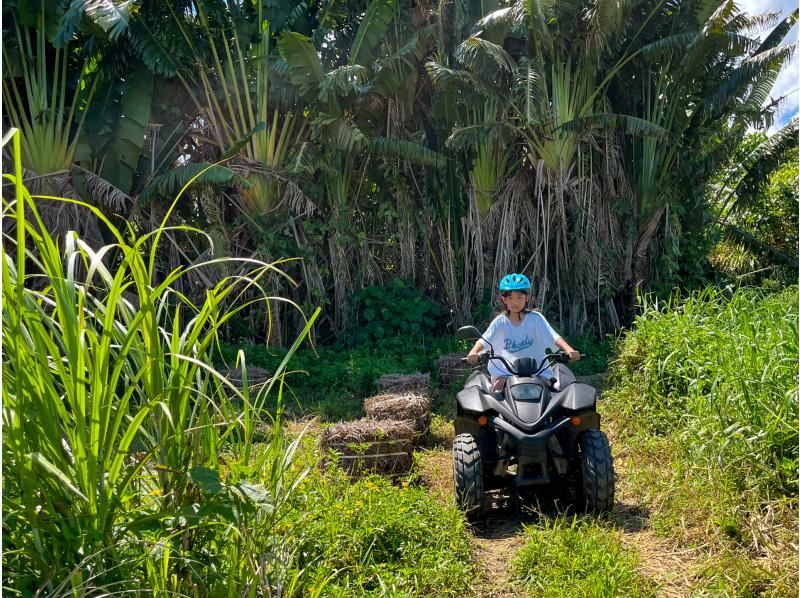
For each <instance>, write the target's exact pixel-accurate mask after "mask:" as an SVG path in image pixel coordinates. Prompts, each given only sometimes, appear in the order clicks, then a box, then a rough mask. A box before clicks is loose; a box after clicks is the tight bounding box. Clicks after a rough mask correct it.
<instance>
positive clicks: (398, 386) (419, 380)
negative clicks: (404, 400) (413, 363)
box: [378, 373, 431, 394]
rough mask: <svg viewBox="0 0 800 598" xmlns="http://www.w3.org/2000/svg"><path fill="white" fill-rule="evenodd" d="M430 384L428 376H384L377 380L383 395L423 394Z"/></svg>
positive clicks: (429, 376)
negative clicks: (392, 393)
mask: <svg viewBox="0 0 800 598" xmlns="http://www.w3.org/2000/svg"><path fill="white" fill-rule="evenodd" d="M430 384H431V375H430V374H418V373H417V374H384V375H383V376H381V377H380V378H379V379H378V388H379V389H380V390H381V392H383V393H389V392H416V393H419V394H425V393H426V392H427V391H428V387H429V386H430Z"/></svg>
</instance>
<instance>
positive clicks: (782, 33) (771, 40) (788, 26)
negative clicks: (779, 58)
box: [756, 8, 800, 54]
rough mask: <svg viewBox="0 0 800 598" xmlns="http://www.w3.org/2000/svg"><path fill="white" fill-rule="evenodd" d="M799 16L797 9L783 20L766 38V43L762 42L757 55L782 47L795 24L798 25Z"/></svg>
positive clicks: (799, 12)
mask: <svg viewBox="0 0 800 598" xmlns="http://www.w3.org/2000/svg"><path fill="white" fill-rule="evenodd" d="M798 15H800V9H797V8H796V9H794V10H793V11H792V12H791V14H789V15H788V16H787V17H786V18H785V19H783V20H782V21H781V22H780V23H779V24H778V25H777V26H776V27H775V29H773V30H772V31H770V32H769V35H768V36H767V37H765V38H764V41H763V42H761V45H760V46H759V47H758V49H757V50H756V54H761V53H762V52H766V51H767V50H771V49H773V48H775V47H777V46H778V45H780V43H781V42H782V41H783V40H784V39H786V36H787V35H789V32H790V31H791V30H792V27H794V24H795V23H797V18H798Z"/></svg>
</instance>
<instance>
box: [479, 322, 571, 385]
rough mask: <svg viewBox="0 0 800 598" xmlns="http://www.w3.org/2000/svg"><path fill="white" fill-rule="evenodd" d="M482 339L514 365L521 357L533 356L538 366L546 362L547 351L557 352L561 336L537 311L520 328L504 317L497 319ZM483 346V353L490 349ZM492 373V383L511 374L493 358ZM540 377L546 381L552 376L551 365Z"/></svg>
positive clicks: (491, 363)
mask: <svg viewBox="0 0 800 598" xmlns="http://www.w3.org/2000/svg"><path fill="white" fill-rule="evenodd" d="M483 338H485V339H486V340H488V341H489V342H490V343H491V344H492V347H494V352H495V355H500V356H501V357H504V358H505V359H506V361H508V362H509V363H510V364H511V365H512V366H513V365H514V360H515V359H517V358H518V357H533V358H534V359H535V360H536V363H537V367H538V366H539V365H541V363H542V359H544V350H545V349H548V348H550V349H556V348H557V347H556V341H557V340H558V339H560V338H561V335H559V334H558V333H557V332H556V331H555V330H553V329H552V328H551V327H550V324H548V322H547V320H546V319H545V317H544V316H543V315H542V314H540V313H539V312H538V311H529V312H527V313H525V316H524V317H523V318H522V322H520V323H519V325H515V324H512V323H511V320H509V319H508V317H506V316H505V315H500V316H497V317H496V318H495V319H494V320H492V323H491V324H489V327H488V328H487V329H486V332H484V333H483ZM482 345H483V348H484V350H488V349H489V347H488V346H487V345H486V343H485V342H483V341H482ZM489 373H490V374H491V376H492V380H494V379H495V378H499V377H504V376H510V375H511V374H510V372H508V370H506V368H505V366H503V363H502V362H501V361H498V360H494V359H493V360H491V361H489ZM541 376H542V377H543V378H544V379H545V380H546V379H548V378H551V377H553V370H552V369H551V368H550V366H548V367H547V369H545V370H544V371H543V372H542V373H541Z"/></svg>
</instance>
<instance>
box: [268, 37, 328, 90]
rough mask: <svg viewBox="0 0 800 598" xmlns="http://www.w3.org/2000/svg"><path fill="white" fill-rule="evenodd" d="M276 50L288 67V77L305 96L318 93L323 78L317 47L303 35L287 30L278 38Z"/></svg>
mask: <svg viewBox="0 0 800 598" xmlns="http://www.w3.org/2000/svg"><path fill="white" fill-rule="evenodd" d="M278 52H280V54H281V57H282V58H283V59H284V60H285V61H286V64H287V65H288V67H289V78H290V79H291V81H292V83H293V84H294V85H295V86H296V87H297V89H298V90H299V91H300V94H301V95H303V96H305V97H306V98H313V97H316V96H317V94H319V88H320V85H321V84H322V80H323V79H324V72H323V70H322V62H321V61H320V59H319V54H317V49H316V48H315V47H314V45H313V44H312V43H311V40H310V39H309V38H308V37H306V36H305V35H301V34H300V33H297V32H295V31H287V32H285V33H284V34H282V35H281V37H280V39H279V40H278Z"/></svg>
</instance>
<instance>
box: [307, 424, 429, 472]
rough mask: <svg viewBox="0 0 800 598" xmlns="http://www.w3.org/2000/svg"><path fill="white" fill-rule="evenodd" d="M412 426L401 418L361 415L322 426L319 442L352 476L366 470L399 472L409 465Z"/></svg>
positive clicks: (413, 432)
mask: <svg viewBox="0 0 800 598" xmlns="http://www.w3.org/2000/svg"><path fill="white" fill-rule="evenodd" d="M415 434H416V432H415V430H414V427H413V426H412V425H411V423H409V422H407V421H402V420H382V421H377V420H374V419H360V420H357V421H353V422H341V423H338V424H334V425H332V426H329V427H327V428H325V429H324V430H322V433H321V434H320V437H319V442H320V446H321V447H322V448H323V449H326V450H327V451H333V454H331V455H330V457H331V458H332V459H333V460H335V461H336V462H337V463H338V464H339V466H340V467H341V468H342V469H343V470H344V471H345V472H347V473H348V474H350V475H351V476H353V477H358V476H361V475H365V474H368V473H380V474H383V475H389V476H391V475H398V474H402V473H406V472H407V471H409V470H410V469H411V464H412V459H411V452H412V450H413V448H414V442H413V441H414V437H415Z"/></svg>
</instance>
